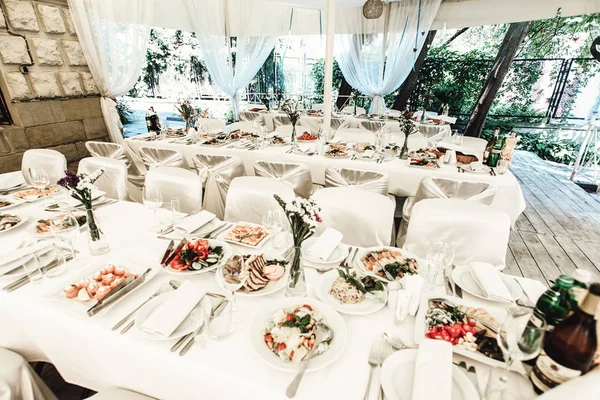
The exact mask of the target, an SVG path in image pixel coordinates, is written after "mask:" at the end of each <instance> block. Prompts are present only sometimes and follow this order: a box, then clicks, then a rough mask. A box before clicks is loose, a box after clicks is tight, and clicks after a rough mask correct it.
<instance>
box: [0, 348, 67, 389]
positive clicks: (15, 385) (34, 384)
mask: <svg viewBox="0 0 600 400" xmlns="http://www.w3.org/2000/svg"><path fill="white" fill-rule="evenodd" d="M0 365H1V366H2V368H0V399H6V400H11V399H19V400H56V399H57V397H56V396H55V395H54V393H52V391H51V390H50V389H49V388H48V386H46V384H45V383H44V381H43V380H42V378H40V377H39V376H38V375H37V374H36V373H35V371H34V370H33V368H31V366H30V365H29V364H28V363H27V360H25V358H23V357H22V356H21V355H20V354H18V353H15V352H13V351H11V350H8V349H5V348H3V347H0Z"/></svg>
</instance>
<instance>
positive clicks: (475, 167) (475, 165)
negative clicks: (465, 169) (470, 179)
mask: <svg viewBox="0 0 600 400" xmlns="http://www.w3.org/2000/svg"><path fill="white" fill-rule="evenodd" d="M469 165H470V166H471V171H473V172H485V171H486V168H487V167H486V166H484V165H483V163H481V162H479V161H476V162H472V163H471V164H469Z"/></svg>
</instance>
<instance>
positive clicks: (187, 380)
mask: <svg viewBox="0 0 600 400" xmlns="http://www.w3.org/2000/svg"><path fill="white" fill-rule="evenodd" d="M65 195H66V194H65V193H63V194H59V195H57V196H65ZM11 212H12V213H13V214H17V215H19V216H21V217H27V218H28V222H27V223H25V224H23V225H22V226H20V227H18V228H15V229H13V230H11V231H10V232H5V233H0V253H3V252H6V251H8V250H10V249H14V248H15V247H16V246H17V245H18V244H19V243H20V242H22V241H24V240H33V239H36V237H35V236H34V235H33V231H34V226H35V221H37V219H39V218H43V217H47V216H48V215H49V212H47V211H44V201H43V200H42V201H37V202H33V203H26V204H23V205H19V206H17V207H15V208H13V209H11ZM95 214H96V216H97V220H98V222H99V224H100V226H101V228H102V229H103V231H104V233H105V235H106V238H107V240H108V243H109V245H110V248H111V250H110V252H109V253H107V254H105V255H102V256H91V255H89V252H88V246H87V233H86V232H85V231H82V233H81V235H79V238H78V239H77V240H76V241H75V249H76V250H77V251H79V256H78V258H76V259H75V260H74V261H70V262H69V263H68V270H67V272H66V273H65V274H63V275H61V276H59V277H55V278H48V277H44V278H43V279H42V280H41V281H40V282H35V283H29V284H27V285H26V286H24V287H22V288H20V289H18V290H15V291H13V292H10V293H8V292H4V291H0V321H1V329H0V346H2V347H6V348H8V349H11V350H14V351H17V352H19V353H21V354H23V355H25V356H26V358H27V359H29V360H32V361H49V362H52V363H53V364H54V365H55V366H56V367H57V369H58V371H59V372H60V374H61V375H62V376H63V377H64V379H65V380H66V381H68V382H71V383H75V384H78V385H81V386H84V387H88V388H91V389H94V390H102V389H107V388H113V387H120V388H126V389H129V390H133V391H136V392H140V393H143V394H146V395H148V396H152V397H156V398H159V399H174V400H175V399H177V400H185V399H240V398H248V399H283V398H285V396H284V392H285V388H286V387H287V385H288V384H289V383H290V381H291V380H292V378H293V374H291V373H289V372H283V371H279V370H277V369H274V368H273V367H271V366H269V365H267V364H266V363H264V362H263V361H262V360H260V359H259V357H257V356H256V355H255V353H254V351H253V349H252V345H251V339H250V332H249V331H250V329H251V328H249V327H250V326H252V322H253V320H254V319H255V318H256V315H257V313H258V312H260V310H262V309H264V308H265V307H268V306H269V305H271V304H274V303H275V302H277V301H279V300H281V299H283V298H284V294H283V291H279V292H277V293H273V294H271V295H268V296H264V297H244V298H240V299H239V300H238V301H239V302H240V303H242V304H243V305H244V306H245V307H246V308H247V309H248V316H247V318H246V320H244V321H243V322H242V323H240V324H236V325H235V330H234V333H233V335H232V336H231V337H229V338H227V339H225V340H220V341H213V340H210V341H208V343H207V345H206V346H205V347H204V348H202V347H201V346H199V345H195V346H193V347H192V348H191V349H190V351H189V352H188V353H187V354H185V355H184V356H179V355H178V354H177V353H172V352H170V351H169V348H170V347H171V345H173V343H174V341H175V340H166V341H156V340H149V339H147V338H145V337H144V336H143V335H142V334H141V333H140V332H139V331H137V330H136V329H135V328H132V329H131V330H130V331H129V332H127V333H126V334H119V332H118V331H112V330H111V327H112V326H113V325H114V324H115V323H116V322H117V321H119V320H120V319H121V318H122V317H123V316H124V315H126V314H128V313H129V312H130V311H131V310H132V309H134V308H135V307H136V306H137V305H139V304H140V303H142V302H143V301H144V300H145V299H146V298H148V296H150V295H151V294H153V293H154V292H155V291H156V290H157V288H159V287H160V286H161V285H162V284H164V283H165V282H167V281H169V280H171V279H179V280H183V279H184V278H185V279H189V280H191V281H194V282H196V283H198V284H199V285H201V286H202V288H203V289H204V290H206V291H210V292H217V293H221V294H223V295H225V294H226V293H225V292H224V291H223V290H222V289H220V288H219V286H218V284H217V283H216V280H215V275H214V273H213V272H208V273H203V274H199V275H190V276H185V277H182V276H181V275H172V274H170V273H168V272H166V271H164V270H162V269H161V268H160V267H159V263H160V261H159V260H160V258H161V256H162V255H163V253H164V251H165V248H166V246H167V240H165V239H162V238H159V237H157V235H156V233H155V231H154V230H152V229H151V224H152V223H153V222H152V221H153V218H152V211H151V210H150V209H147V208H145V207H144V206H143V205H141V204H138V203H132V202H124V201H120V202H115V203H114V204H110V205H106V206H103V207H99V208H98V209H97V210H96V211H95ZM232 247H233V250H234V252H236V253H244V254H247V253H248V249H247V248H241V247H239V246H236V245H232ZM250 251H251V252H257V250H254V249H252V250H250ZM277 251H278V250H275V248H273V246H272V244H271V243H270V242H267V243H265V245H264V246H263V248H262V249H260V252H264V253H270V254H275V253H277ZM279 251H280V252H283V250H279ZM132 260H133V261H132ZM128 262H135V263H137V264H139V265H142V266H144V267H152V268H154V269H156V270H157V271H158V272H157V273H156V275H155V276H154V277H153V278H152V279H150V280H149V281H148V282H146V283H145V284H144V285H143V286H141V287H139V288H138V289H137V290H136V291H134V292H132V293H130V294H129V295H128V296H127V297H125V298H123V299H122V300H121V301H119V302H118V303H116V304H115V305H114V306H112V307H111V308H108V309H106V310H104V311H103V312H101V313H100V314H97V315H95V316H93V317H88V316H87V315H86V313H85V309H81V308H80V307H75V306H71V305H69V304H68V302H67V301H65V299H64V298H61V296H62V291H63V288H64V287H65V286H67V285H68V284H70V283H72V282H73V281H74V280H75V281H77V280H78V279H79V278H80V277H81V276H83V275H86V274H88V273H90V272H91V271H95V270H97V269H99V268H101V267H103V266H105V265H106V263H117V264H119V265H122V266H123V265H125V266H126V265H127V263H128ZM308 267H310V265H308ZM318 275H319V272H317V271H316V270H313V269H311V268H307V285H308V295H309V297H315V295H314V292H313V284H314V281H315V279H316V277H317V276H318ZM519 279H521V282H522V283H523V284H524V285H525V286H526V287H530V288H532V289H531V290H532V291H533V293H537V295H539V293H541V291H543V290H544V286H543V285H541V284H540V283H539V282H536V281H532V280H529V279H525V278H519ZM8 282H9V281H7V279H6V278H2V277H0V284H2V286H4V285H5V284H6V283H8ZM529 294H530V295H531V296H533V295H534V294H532V292H531V291H530V292H529ZM464 296H465V299H467V300H469V301H472V304H475V305H485V304H486V303H487V302H486V301H485V300H478V299H477V298H475V297H473V296H470V295H469V294H468V293H465V295H464ZM496 304H497V303H496ZM392 314H393V313H392V311H391V310H390V309H389V308H388V307H384V308H383V309H381V310H379V311H378V312H376V313H373V314H370V315H364V316H356V315H343V320H344V322H345V324H346V328H347V332H348V335H347V343H346V345H345V350H344V351H343V353H342V354H341V356H340V357H339V359H337V360H336V361H335V362H334V363H333V364H331V365H329V366H328V367H326V368H324V369H322V370H319V371H318V372H310V373H307V374H306V376H305V378H304V380H303V382H302V384H301V386H300V389H299V392H298V395H297V398H298V399H361V398H362V396H363V393H364V390H365V387H366V384H367V377H368V372H369V364H368V363H367V360H368V354H369V349H370V347H371V343H372V341H373V339H375V338H376V337H379V336H380V335H381V333H382V332H384V331H386V332H389V333H390V334H392V335H394V336H396V337H398V338H400V339H402V340H403V341H404V342H405V343H406V344H407V345H414V343H415V332H414V320H415V319H414V318H413V317H409V318H408V319H407V320H406V321H405V322H404V323H403V324H401V325H396V324H394V322H393V318H392ZM462 360H464V357H462V356H460V355H457V354H455V355H454V361H455V362H460V361H462ZM469 363H470V364H473V365H478V371H480V373H478V374H477V377H476V378H477V379H475V377H472V376H471V377H470V378H471V379H472V380H473V382H474V384H476V385H477V387H478V388H479V390H480V391H483V390H485V376H486V375H485V371H487V370H488V369H489V367H487V366H485V365H480V363H477V362H476V361H473V360H470V361H469ZM469 375H472V374H469ZM374 379H375V382H378V378H377V374H376V377H375V378H374ZM407 384H411V383H410V382H407ZM529 390H530V389H529ZM377 392H378V385H377V384H376V385H374V389H373V391H372V392H371V394H372V397H371V398H373V399H374V398H377V397H375V396H376V395H377Z"/></svg>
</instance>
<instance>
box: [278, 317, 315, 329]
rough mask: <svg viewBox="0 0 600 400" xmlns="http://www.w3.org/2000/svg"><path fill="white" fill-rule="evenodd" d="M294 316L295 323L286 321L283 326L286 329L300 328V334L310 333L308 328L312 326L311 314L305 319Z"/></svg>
mask: <svg viewBox="0 0 600 400" xmlns="http://www.w3.org/2000/svg"><path fill="white" fill-rule="evenodd" d="M293 315H294V321H291V320H290V321H285V322H284V323H283V324H281V326H285V327H286V328H298V329H299V330H300V333H308V328H307V326H308V325H309V324H310V319H311V318H310V314H306V315H305V316H304V317H299V316H297V315H296V314H293Z"/></svg>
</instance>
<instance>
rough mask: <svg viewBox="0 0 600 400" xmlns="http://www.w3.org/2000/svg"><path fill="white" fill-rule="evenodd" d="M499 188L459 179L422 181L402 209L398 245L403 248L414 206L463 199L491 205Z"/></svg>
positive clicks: (425, 179)
mask: <svg viewBox="0 0 600 400" xmlns="http://www.w3.org/2000/svg"><path fill="white" fill-rule="evenodd" d="M496 191H497V187H496V186H495V185H492V184H490V183H487V182H477V181H462V180H458V179H447V178H434V177H430V176H427V177H425V178H423V179H421V182H419V187H418V188H417V193H415V195H414V196H411V197H408V198H407V199H406V201H405V202H404V207H402V225H401V227H400V231H399V232H398V238H397V244H398V246H402V244H403V241H404V239H405V236H406V232H407V230H408V225H409V223H410V215H411V211H412V208H413V206H414V205H415V204H416V203H417V202H419V201H421V200H425V199H435V198H442V199H449V198H450V199H452V198H456V199H462V200H467V201H470V202H474V203H481V204H487V205H491V204H492V202H493V201H494V197H496Z"/></svg>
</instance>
